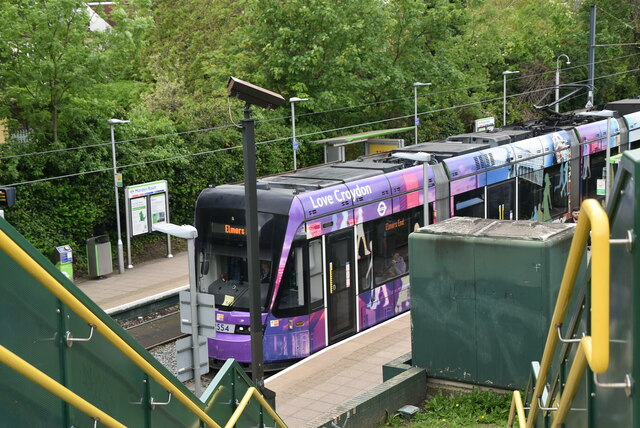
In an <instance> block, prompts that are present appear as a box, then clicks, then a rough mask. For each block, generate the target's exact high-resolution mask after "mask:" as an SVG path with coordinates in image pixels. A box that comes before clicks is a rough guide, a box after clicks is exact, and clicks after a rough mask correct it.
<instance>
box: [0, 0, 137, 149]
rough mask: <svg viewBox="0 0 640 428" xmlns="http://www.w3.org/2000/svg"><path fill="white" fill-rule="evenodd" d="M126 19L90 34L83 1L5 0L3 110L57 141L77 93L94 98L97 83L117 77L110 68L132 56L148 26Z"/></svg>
mask: <svg viewBox="0 0 640 428" xmlns="http://www.w3.org/2000/svg"><path fill="white" fill-rule="evenodd" d="M117 11H118V9H117V8H116V12H114V13H117ZM122 18H123V19H121V21H120V29H118V30H115V31H105V32H94V33H90V32H89V31H88V28H89V14H88V11H87V6H86V5H85V3H84V2H83V1H80V0H5V1H3V2H0V21H1V22H3V25H2V26H0V63H2V64H3V66H2V67H1V68H0V82H2V87H0V89H1V90H2V92H1V93H0V102H1V103H2V107H3V111H2V113H4V114H5V115H6V116H10V114H9V113H10V112H13V113H16V114H14V116H17V118H18V119H20V120H22V122H23V126H25V125H26V126H27V127H29V128H31V129H33V130H34V131H35V136H36V137H38V138H39V139H40V140H43V141H53V142H54V143H57V142H58V140H59V127H60V123H61V117H62V115H64V114H65V110H66V109H71V108H72V106H73V100H74V98H76V97H79V98H91V97H92V95H91V94H92V89H93V87H94V86H95V84H96V83H98V82H102V81H104V79H106V78H113V77H114V75H113V74H111V75H110V74H109V71H110V70H114V69H117V66H118V65H120V66H122V64H123V62H126V61H131V57H130V56H127V54H130V53H131V50H132V49H129V50H127V46H131V47H136V41H137V40H140V37H142V36H143V35H144V31H143V29H144V27H145V25H140V21H135V20H125V18H126V14H124V15H122ZM143 22H148V20H143ZM136 28H137V29H138V30H139V31H138V32H137V33H136V31H132V29H136ZM123 36H124V37H123ZM136 38H137V40H136ZM138 46H139V44H138ZM118 56H119V57H120V59H121V61H120V62H119V63H116V62H114V61H113V59H114V58H117V57H118ZM107 60H109V61H107Z"/></svg>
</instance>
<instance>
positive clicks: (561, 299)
mask: <svg viewBox="0 0 640 428" xmlns="http://www.w3.org/2000/svg"><path fill="white" fill-rule="evenodd" d="M590 231H591V241H592V244H591V336H585V337H583V338H582V339H580V344H579V346H578V350H577V352H576V356H575V358H574V361H573V364H572V366H571V369H570V371H569V376H568V377H567V382H566V385H565V388H564V391H563V392H562V396H561V397H560V402H559V404H558V408H557V412H558V413H557V414H556V415H555V418H554V421H553V426H559V425H561V424H562V423H563V422H564V418H565V417H566V415H567V413H568V412H569V407H570V404H571V402H572V401H573V398H574V396H575V393H576V391H577V389H578V386H579V384H580V379H581V378H582V374H583V373H584V370H585V368H586V364H587V363H588V364H589V367H590V368H591V370H592V371H593V372H594V373H603V372H604V371H606V370H607V368H608V366H609V262H610V260H609V245H610V242H609V218H608V217H607V214H606V212H605V211H604V209H603V208H602V206H601V205H600V203H599V202H598V201H596V200H594V199H587V200H585V201H584V202H583V204H582V207H581V208H580V221H578V223H577V225H576V231H575V235H574V237H573V240H572V242H571V248H570V250H569V257H568V260H567V265H566V267H565V270H564V274H563V277H562V283H561V285H560V292H559V293H558V300H557V301H556V307H555V309H554V312H553V317H552V320H551V325H550V327H549V333H548V334H547V341H546V344H545V347H544V352H543V354H542V363H541V366H540V373H539V375H538V379H537V381H536V385H535V389H534V393H533V397H532V400H531V408H530V410H529V414H528V415H527V418H526V419H525V420H523V418H524V406H523V403H522V397H521V395H520V393H519V392H518V391H516V392H518V393H517V394H516V393H515V392H514V394H513V399H512V406H511V411H510V412H509V420H508V426H509V427H512V426H513V422H514V416H515V412H516V411H517V413H518V417H519V422H520V426H523V425H522V423H523V422H526V427H527V428H531V427H532V426H533V424H534V422H535V419H536V416H537V413H538V410H540V402H539V398H541V397H542V390H543V389H544V386H545V384H546V382H547V377H548V375H549V370H550V368H551V361H552V358H553V355H554V353H555V349H556V346H557V344H558V334H557V327H558V326H561V325H562V323H563V322H564V318H565V314H566V311H567V307H568V305H569V301H570V299H571V295H572V294H573V287H574V284H575V281H576V278H577V276H578V270H579V268H580V264H581V262H582V255H583V253H584V249H585V247H586V244H587V239H588V238H589V232H590ZM521 414H522V416H521Z"/></svg>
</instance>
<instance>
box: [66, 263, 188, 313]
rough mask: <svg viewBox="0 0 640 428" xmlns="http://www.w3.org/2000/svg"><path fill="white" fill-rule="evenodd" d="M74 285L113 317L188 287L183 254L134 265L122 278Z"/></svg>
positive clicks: (103, 279)
mask: <svg viewBox="0 0 640 428" xmlns="http://www.w3.org/2000/svg"><path fill="white" fill-rule="evenodd" d="M74 283H75V284H76V285H77V286H78V288H80V289H81V290H82V291H83V292H84V293H85V294H86V295H87V296H89V298H91V300H93V301H94V302H96V304H97V305H98V306H100V307H101V308H102V309H103V310H104V311H105V312H106V313H108V314H113V313H117V312H120V311H124V310H127V309H130V308H134V307H136V306H141V305H143V304H144V303H146V302H151V301H155V300H158V299H161V298H163V297H164V296H167V295H171V294H175V293H177V292H178V291H180V290H186V289H187V288H188V287H189V268H188V259H187V252H186V251H183V252H180V253H176V254H174V255H173V257H171V258H161V259H155V260H150V261H147V262H143V263H139V264H137V265H134V267H133V268H132V269H125V271H124V273H123V274H119V273H118V269H117V267H116V268H115V269H114V273H112V274H110V275H108V276H105V277H104V278H99V279H87V278H81V279H76V280H74Z"/></svg>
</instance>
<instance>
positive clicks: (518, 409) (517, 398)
mask: <svg viewBox="0 0 640 428" xmlns="http://www.w3.org/2000/svg"><path fill="white" fill-rule="evenodd" d="M516 413H517V414H518V426H520V427H525V426H526V425H527V418H525V417H524V405H523V404H522V395H520V391H518V390H515V391H513V397H512V399H511V410H509V421H508V422H507V426H508V427H512V426H513V419H514V415H515V414H516Z"/></svg>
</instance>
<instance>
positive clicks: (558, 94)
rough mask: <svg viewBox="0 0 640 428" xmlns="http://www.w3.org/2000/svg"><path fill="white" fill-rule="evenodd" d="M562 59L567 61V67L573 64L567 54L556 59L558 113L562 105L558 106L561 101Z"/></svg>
mask: <svg viewBox="0 0 640 428" xmlns="http://www.w3.org/2000/svg"><path fill="white" fill-rule="evenodd" d="M562 57H565V58H566V59H567V62H566V64H567V65H569V64H571V61H570V60H569V57H568V56H567V55H566V54H561V55H559V56H558V58H556V113H559V112H560V104H558V100H559V99H560V58H562Z"/></svg>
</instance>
